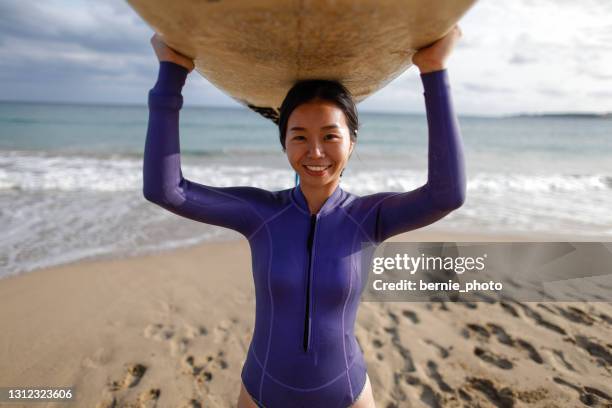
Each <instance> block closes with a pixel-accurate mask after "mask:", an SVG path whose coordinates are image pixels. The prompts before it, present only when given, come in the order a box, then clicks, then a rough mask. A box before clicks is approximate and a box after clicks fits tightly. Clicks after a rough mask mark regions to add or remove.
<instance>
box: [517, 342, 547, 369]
mask: <svg viewBox="0 0 612 408" xmlns="http://www.w3.org/2000/svg"><path fill="white" fill-rule="evenodd" d="M516 344H517V345H518V346H519V347H521V348H522V349H523V350H525V351H527V354H528V355H529V358H530V359H531V360H533V361H534V362H536V363H538V364H542V363H544V360H543V359H542V356H540V353H538V351H537V350H536V349H535V347H533V346H532V345H531V343H529V342H528V341H526V340H523V339H516Z"/></svg>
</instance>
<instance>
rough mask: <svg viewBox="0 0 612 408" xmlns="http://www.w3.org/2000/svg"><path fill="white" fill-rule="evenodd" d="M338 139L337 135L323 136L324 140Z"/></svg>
mask: <svg viewBox="0 0 612 408" xmlns="http://www.w3.org/2000/svg"><path fill="white" fill-rule="evenodd" d="M339 137H340V136H338V135H336V134H334V133H329V134H327V135H325V138H326V139H337V138H339Z"/></svg>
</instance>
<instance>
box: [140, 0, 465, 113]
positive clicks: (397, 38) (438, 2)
mask: <svg viewBox="0 0 612 408" xmlns="http://www.w3.org/2000/svg"><path fill="white" fill-rule="evenodd" d="M475 1H476V0H452V1H449V0H320V1H316V0H310V1H308V0H256V1H249V0H173V1H168V0H128V3H129V4H130V5H131V6H132V8H133V9H134V10H135V11H136V12H137V13H138V14H139V15H140V16H141V17H142V18H143V19H144V21H146V22H147V23H148V24H149V25H150V26H151V27H152V28H153V30H155V31H156V32H157V33H158V34H160V35H161V37H162V39H163V40H164V42H165V43H166V44H168V45H169V46H170V47H172V48H174V49H175V50H177V51H179V52H180V53H182V54H184V55H187V56H189V57H191V58H193V59H194V61H195V65H196V70H197V71H198V72H200V74H202V75H203V76H204V77H205V78H206V79H208V80H209V81H210V82H211V83H212V84H214V85H215V86H216V87H218V88H219V89H221V90H222V91H223V92H225V93H226V94H228V95H230V96H231V97H232V98H234V99H235V100H237V101H238V102H240V103H242V104H244V105H246V106H248V107H250V108H251V109H253V110H255V111H256V112H259V113H260V114H262V115H263V116H265V117H267V118H269V119H272V120H276V119H277V118H278V107H279V106H280V105H281V103H282V101H283V99H284V97H285V95H286V94H287V92H288V90H289V89H290V88H291V86H293V84H294V83H295V82H297V81H299V80H304V79H328V80H336V81H340V82H341V83H342V84H344V86H346V87H347V88H348V89H349V91H350V92H351V93H352V94H353V97H354V98H355V101H356V102H360V101H362V100H364V99H365V98H366V97H368V96H369V95H371V94H372V93H374V92H375V91H377V90H379V89H381V88H382V87H384V86H385V85H386V84H388V83H389V82H390V81H391V80H393V79H394V78H396V77H397V76H398V75H400V74H401V73H402V72H404V71H405V70H406V69H408V68H409V67H410V65H411V57H412V55H413V54H414V53H415V52H416V50H418V49H419V48H422V47H424V46H426V45H429V44H431V43H433V42H434V41H435V40H437V39H439V38H441V37H443V36H444V35H445V34H446V33H447V32H448V31H449V30H450V29H451V28H452V27H453V25H454V24H455V23H456V22H457V21H458V20H459V19H460V18H461V16H462V15H463V14H464V13H465V12H466V11H467V10H468V9H469V8H470V7H471V6H472V5H473V4H474V3H475Z"/></svg>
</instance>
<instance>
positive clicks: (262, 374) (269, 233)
mask: <svg viewBox="0 0 612 408" xmlns="http://www.w3.org/2000/svg"><path fill="white" fill-rule="evenodd" d="M264 226H265V228H266V231H267V232H268V241H269V243H270V256H269V257H268V294H269V296H270V320H269V322H270V329H269V331H268V345H267V347H266V357H265V359H264V365H263V366H262V368H261V369H262V373H261V380H260V383H259V399H260V400H262V401H263V383H264V378H265V377H266V366H267V365H268V357H269V356H270V345H271V343H272V328H273V327H274V297H273V296H272V287H271V286H270V275H271V273H272V254H273V252H274V246H273V242H272V233H271V232H270V227H269V226H268V224H264ZM253 354H255V350H253Z"/></svg>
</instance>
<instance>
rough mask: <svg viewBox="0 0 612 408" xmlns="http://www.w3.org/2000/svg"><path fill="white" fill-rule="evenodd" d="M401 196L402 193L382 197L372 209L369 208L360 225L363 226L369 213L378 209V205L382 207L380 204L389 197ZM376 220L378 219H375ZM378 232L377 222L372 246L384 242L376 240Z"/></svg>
mask: <svg viewBox="0 0 612 408" xmlns="http://www.w3.org/2000/svg"><path fill="white" fill-rule="evenodd" d="M401 194H404V193H403V192H400V193H395V194H391V195H388V196H386V197H383V198H381V199H380V200H378V201H377V202H376V204H374V205H373V206H372V208H370V209H369V210H368V212H367V213H366V215H365V216H364V217H363V220H362V221H361V224H363V223H364V222H365V221H366V220H367V219H368V217H369V216H370V213H371V212H372V211H374V210H375V209H376V208H377V207H379V206H380V205H382V202H383V201H385V200H387V199H389V198H391V197H396V196H398V195H401ZM377 219H378V217H377ZM378 230H379V222H378V221H377V222H376V223H375V224H374V235H375V237H374V238H375V239H374V244H376V243H380V242H382V241H384V240H378V237H379V234H378Z"/></svg>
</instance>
